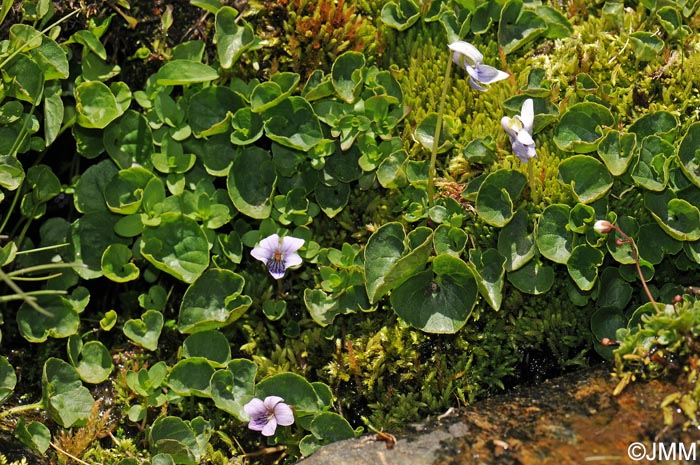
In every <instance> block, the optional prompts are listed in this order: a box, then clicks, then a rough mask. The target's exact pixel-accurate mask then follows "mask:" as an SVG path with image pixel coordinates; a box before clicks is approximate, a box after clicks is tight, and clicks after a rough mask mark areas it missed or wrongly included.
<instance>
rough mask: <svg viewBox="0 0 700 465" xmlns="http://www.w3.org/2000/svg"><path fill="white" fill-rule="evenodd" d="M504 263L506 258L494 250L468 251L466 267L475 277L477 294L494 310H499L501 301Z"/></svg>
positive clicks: (504, 271)
mask: <svg viewBox="0 0 700 465" xmlns="http://www.w3.org/2000/svg"><path fill="white" fill-rule="evenodd" d="M505 263H506V258H505V257H504V256H503V255H501V254H500V253H499V252H498V250H496V249H486V250H485V251H483V252H482V251H481V250H479V249H471V250H470V251H469V263H468V264H467V266H469V269H470V270H472V272H473V274H474V276H475V277H476V283H477V285H478V288H479V293H480V294H481V296H482V297H483V298H484V299H485V300H486V302H488V304H489V305H490V306H491V308H493V309H494V310H499V309H500V308H501V302H502V301H503V283H504V280H503V277H504V276H505V273H506V269H505Z"/></svg>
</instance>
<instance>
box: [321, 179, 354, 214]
mask: <svg viewBox="0 0 700 465" xmlns="http://www.w3.org/2000/svg"><path fill="white" fill-rule="evenodd" d="M315 194H316V202H318V206H319V207H321V210H323V212H324V213H325V214H326V215H327V216H328V217H329V218H333V217H334V216H335V215H337V214H338V213H340V212H341V211H343V208H345V206H346V205H347V204H348V200H350V186H349V185H347V184H344V183H338V184H336V185H335V186H326V185H324V184H319V185H318V186H316V191H315Z"/></svg>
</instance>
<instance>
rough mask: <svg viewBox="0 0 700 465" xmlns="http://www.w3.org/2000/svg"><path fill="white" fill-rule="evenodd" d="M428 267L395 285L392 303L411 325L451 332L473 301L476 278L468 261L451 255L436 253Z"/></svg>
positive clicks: (462, 319)
mask: <svg viewBox="0 0 700 465" xmlns="http://www.w3.org/2000/svg"><path fill="white" fill-rule="evenodd" d="M431 268H432V269H429V270H426V271H422V272H419V273H413V274H412V277H410V278H409V279H408V280H406V281H405V282H404V283H403V284H401V285H400V286H399V287H397V288H396V289H394V291H393V292H392V294H391V305H392V306H393V307H394V311H396V313H397V315H398V316H399V317H401V318H402V319H403V320H405V321H406V322H407V323H408V324H409V325H411V326H413V327H414V328H417V329H420V330H422V331H425V332H428V333H445V334H454V333H456V332H457V331H459V329H460V328H462V326H464V324H465V323H466V322H467V319H468V318H469V315H470V314H471V311H472V309H473V308H474V305H475V304H476V297H477V292H478V286H477V281H476V279H475V277H474V275H473V273H472V271H471V270H470V269H469V267H468V266H467V264H466V263H464V262H463V261H462V260H460V259H459V258H457V257H453V256H452V255H447V254H442V255H438V256H437V257H435V258H434V259H433V262H432V267H431Z"/></svg>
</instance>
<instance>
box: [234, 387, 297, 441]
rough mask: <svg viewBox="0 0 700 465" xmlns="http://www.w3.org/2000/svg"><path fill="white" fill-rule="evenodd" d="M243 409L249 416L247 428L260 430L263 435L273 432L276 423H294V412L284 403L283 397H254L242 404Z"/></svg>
mask: <svg viewBox="0 0 700 465" xmlns="http://www.w3.org/2000/svg"><path fill="white" fill-rule="evenodd" d="M243 410H245V413H247V414H248V416H249V417H250V423H248V428H249V429H252V430H253V431H260V432H261V433H262V435H263V436H272V435H273V434H275V430H276V429H277V425H280V426H289V425H292V424H294V412H293V411H292V408H291V407H290V406H289V405H287V404H285V403H284V399H283V398H281V397H278V396H268V397H265V400H260V399H258V398H254V399H253V400H251V401H250V402H248V403H247V404H245V405H244V406H243Z"/></svg>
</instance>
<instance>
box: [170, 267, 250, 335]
mask: <svg viewBox="0 0 700 465" xmlns="http://www.w3.org/2000/svg"><path fill="white" fill-rule="evenodd" d="M244 284H245V281H244V279H243V278H242V277H241V276H240V275H238V274H236V273H234V272H232V271H229V270H222V269H212V270H208V271H207V272H205V273H204V274H202V275H201V276H200V277H199V278H198V279H197V280H196V281H195V282H194V283H192V284H191V285H190V287H189V288H187V291H186V292H185V295H184V296H183V298H182V303H181V305H180V313H179V315H178V330H179V331H180V332H182V333H186V334H188V333H195V332H198V331H205V330H210V329H215V328H220V327H223V326H227V325H229V324H231V323H233V322H234V321H236V320H237V319H238V318H240V317H241V315H243V313H245V311H246V310H247V309H248V307H250V305H251V303H252V300H251V298H250V297H248V296H247V295H242V294H241V292H243V285H244Z"/></svg>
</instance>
